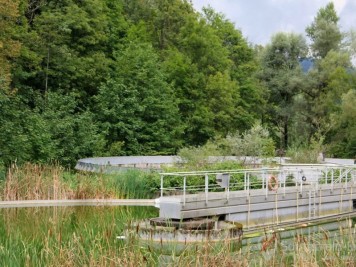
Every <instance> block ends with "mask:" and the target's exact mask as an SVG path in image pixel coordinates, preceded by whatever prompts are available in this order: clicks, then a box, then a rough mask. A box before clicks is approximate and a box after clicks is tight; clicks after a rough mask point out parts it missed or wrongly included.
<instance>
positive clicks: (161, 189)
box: [161, 175, 163, 197]
mask: <svg viewBox="0 0 356 267" xmlns="http://www.w3.org/2000/svg"><path fill="white" fill-rule="evenodd" d="M161 197H163V175H161Z"/></svg>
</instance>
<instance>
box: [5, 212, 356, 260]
mask: <svg viewBox="0 0 356 267" xmlns="http://www.w3.org/2000/svg"><path fill="white" fill-rule="evenodd" d="M154 216H156V212H155V210H154V209H152V208H151V209H147V208H142V207H140V208H132V207H130V208H127V207H106V208H104V207H76V208H26V209H3V210H1V211H0V233H1V235H0V244H1V249H0V262H1V264H2V265H3V266H58V267H59V266H159V265H163V266H222V265H223V266H325V267H327V266H345V267H346V266H347V267H350V266H355V264H356V262H355V259H356V254H355V253H356V243H355V240H354V239H355V238H354V237H355V228H354V227H350V228H346V229H342V228H340V230H337V231H336V232H332V233H329V232H327V231H324V230H323V229H320V230H319V231H318V232H315V233H311V234H304V235H303V234H297V235H296V236H295V237H292V238H291V239H289V241H287V242H286V240H281V239H280V238H274V239H273V238H271V237H269V238H267V239H266V240H269V241H270V242H268V245H265V244H266V241H261V242H258V243H255V244H250V245H247V246H246V247H242V248H241V249H235V250H232V249H231V246H230V244H229V243H225V242H222V244H221V245H220V246H216V245H215V246H214V245H213V244H211V243H204V244H201V245H200V246H198V247H196V248H194V249H191V248H190V249H187V250H186V251H184V252H183V253H182V254H181V255H180V256H177V255H173V254H171V255H166V256H164V257H163V256H162V255H161V254H160V253H159V250H155V249H153V247H148V246H144V245H142V244H141V243H139V242H137V240H135V239H131V240H120V239H118V238H117V236H121V235H123V234H124V229H125V227H126V224H127V223H130V221H132V220H138V219H140V218H144V217H154Z"/></svg>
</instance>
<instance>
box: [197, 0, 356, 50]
mask: <svg viewBox="0 0 356 267" xmlns="http://www.w3.org/2000/svg"><path fill="white" fill-rule="evenodd" d="M329 2H330V0H192V3H193V6H194V8H195V9H196V10H197V11H201V8H202V7H203V6H208V5H210V6H211V7H212V8H213V9H214V10H215V11H217V12H220V13H223V14H224V15H225V17H226V18H227V19H229V20H230V21H232V22H234V23H235V26H236V28H238V29H240V30H241V31H242V33H243V35H244V37H245V38H247V40H248V41H249V42H251V43H253V44H262V45H265V44H266V43H268V42H269V41H270V39H271V36H272V35H273V34H274V33H277V32H295V33H301V34H304V35H305V28H306V27H307V26H308V25H310V24H311V23H312V21H313V20H314V17H315V16H316V14H317V12H318V10H319V9H320V8H321V7H325V6H326V5H327V4H328V3H329ZM333 2H334V6H335V9H336V12H337V14H338V16H339V17H340V22H339V25H340V27H341V30H342V31H349V30H350V29H351V28H353V29H356V0H333Z"/></svg>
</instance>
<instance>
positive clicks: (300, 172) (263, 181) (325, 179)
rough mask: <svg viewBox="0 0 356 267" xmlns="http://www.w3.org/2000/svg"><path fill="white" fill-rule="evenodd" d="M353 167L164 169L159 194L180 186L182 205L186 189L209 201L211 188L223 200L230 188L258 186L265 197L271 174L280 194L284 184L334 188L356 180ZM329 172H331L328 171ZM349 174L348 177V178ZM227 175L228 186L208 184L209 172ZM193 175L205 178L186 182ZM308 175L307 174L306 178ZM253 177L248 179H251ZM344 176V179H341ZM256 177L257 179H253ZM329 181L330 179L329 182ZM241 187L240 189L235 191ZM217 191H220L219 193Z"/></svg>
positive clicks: (247, 189)
mask: <svg viewBox="0 0 356 267" xmlns="http://www.w3.org/2000/svg"><path fill="white" fill-rule="evenodd" d="M355 170H356V165H339V164H282V165H280V166H279V167H275V168H269V167H266V168H259V169H238V170H214V171H190V172H167V173H160V175H161V197H163V196H164V192H167V191H174V190H177V189H178V190H179V189H183V192H182V193H183V203H184V204H185V201H186V196H187V195H188V194H189V191H194V192H202V193H204V194H205V201H206V203H208V201H209V192H210V191H211V190H215V191H216V190H217V189H218V188H219V189H221V191H223V190H225V192H226V199H227V200H228V199H229V194H230V193H231V192H232V191H245V192H247V194H249V193H248V192H249V190H253V189H254V188H256V187H258V188H260V189H264V190H265V195H266V198H267V197H268V195H269V194H270V193H271V188H269V177H271V175H275V176H277V178H278V180H279V187H280V188H283V194H285V189H286V187H291V186H295V187H297V188H298V187H299V189H298V191H299V192H300V193H302V192H303V185H308V184H314V185H316V184H329V185H330V184H331V187H332V188H333V186H334V184H341V183H345V185H347V183H348V181H350V179H351V181H353V182H356V181H355V179H354V178H353V176H352V172H354V171H355ZM330 171H331V174H330ZM350 173H351V177H348V176H349V174H350ZM222 174H224V175H227V181H226V183H227V186H226V187H224V188H222V187H218V184H217V183H209V177H210V178H211V176H212V175H216V176H218V175H222ZM236 174H238V175H243V177H242V179H241V180H240V182H241V183H240V182H236V181H234V179H231V178H234V175H236ZM335 174H337V175H338V178H337V179H335V177H334V175H335ZM173 176H174V177H178V178H183V180H182V182H183V185H182V186H175V187H166V188H165V187H164V180H165V178H166V179H170V177H173ZM193 176H196V177H197V176H198V177H201V179H204V181H202V184H201V185H194V186H191V185H189V179H192V177H193ZM306 176H308V177H306ZM252 177H254V179H252V180H251V178H252ZM289 178H292V179H293V180H292V181H293V183H294V185H291V186H289V185H287V180H288V179H289ZM343 178H345V179H343ZM256 180H257V181H256ZM330 180H331V181H330ZM238 188H241V190H238ZM221 191H219V192H221Z"/></svg>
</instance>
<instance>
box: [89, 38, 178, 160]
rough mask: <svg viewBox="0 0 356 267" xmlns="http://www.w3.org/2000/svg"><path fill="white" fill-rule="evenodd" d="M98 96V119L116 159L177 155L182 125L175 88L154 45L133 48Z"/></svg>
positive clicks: (121, 54)
mask: <svg viewBox="0 0 356 267" xmlns="http://www.w3.org/2000/svg"><path fill="white" fill-rule="evenodd" d="M116 62H117V68H116V69H115V71H114V72H113V73H112V75H111V79H109V80H108V81H107V82H106V83H105V84H104V85H103V86H102V87H101V88H100V91H99V94H98V96H97V97H96V100H97V118H98V120H99V121H100V122H101V123H102V126H103V129H104V130H105V131H106V132H107V140H108V141H109V148H108V149H109V150H110V151H111V152H112V153H115V154H117V155H137V154H152V153H156V152H158V151H159V152H160V153H164V154H173V153H174V152H175V150H176V149H177V148H178V147H179V146H180V143H179V140H180V133H181V129H180V128H181V127H180V121H179V115H178V109H177V107H176V105H175V102H174V98H173V94H172V89H171V87H170V85H169V84H168V83H167V82H166V78H165V74H164V72H163V71H162V70H161V68H160V67H159V64H158V56H157V55H156V53H155V51H154V50H153V48H152V46H151V45H150V44H145V43H139V44H137V43H128V45H127V47H126V48H125V49H124V50H123V51H121V52H119V53H118V54H117V59H116Z"/></svg>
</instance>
